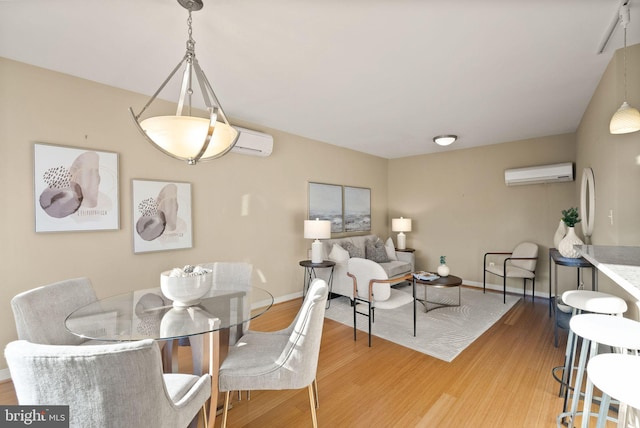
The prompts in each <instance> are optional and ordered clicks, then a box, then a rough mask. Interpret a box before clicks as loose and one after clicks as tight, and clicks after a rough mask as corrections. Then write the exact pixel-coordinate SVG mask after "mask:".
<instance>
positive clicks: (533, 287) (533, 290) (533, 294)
mask: <svg viewBox="0 0 640 428" xmlns="http://www.w3.org/2000/svg"><path fill="white" fill-rule="evenodd" d="M535 300H536V278H535V276H534V277H533V279H531V301H532V302H534V301H535Z"/></svg>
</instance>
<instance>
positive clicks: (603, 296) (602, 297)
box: [552, 290, 627, 413]
mask: <svg viewBox="0 0 640 428" xmlns="http://www.w3.org/2000/svg"><path fill="white" fill-rule="evenodd" d="M562 301H563V302H564V304H566V305H568V306H570V307H571V308H572V315H571V317H572V318H573V317H574V316H575V315H579V314H581V313H583V312H591V313H598V314H607V315H617V316H620V317H621V316H622V314H623V313H625V312H626V311H627V302H625V301H624V300H623V299H622V298H620V297H618V296H614V295H612V294H608V293H602V292H600V291H589V290H569V291H565V292H564V293H562ZM577 343H578V336H576V335H575V334H574V332H573V330H572V329H571V328H570V329H569V335H568V337H567V347H566V350H565V355H564V365H563V366H558V367H554V368H553V369H552V375H553V377H554V378H555V379H556V380H557V381H558V382H560V393H559V395H560V396H561V397H564V400H563V404H562V413H566V412H567V409H568V404H569V389H568V386H569V385H571V383H572V382H571V381H572V378H573V367H575V358H576V349H577ZM558 370H562V377H561V378H560V377H559V376H558V375H557V374H556V372H557V371H558Z"/></svg>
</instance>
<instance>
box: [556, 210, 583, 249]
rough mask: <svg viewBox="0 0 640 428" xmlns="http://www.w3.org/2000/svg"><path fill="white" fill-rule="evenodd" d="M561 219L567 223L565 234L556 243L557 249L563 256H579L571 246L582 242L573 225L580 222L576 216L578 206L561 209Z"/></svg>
mask: <svg viewBox="0 0 640 428" xmlns="http://www.w3.org/2000/svg"><path fill="white" fill-rule="evenodd" d="M562 221H563V222H564V224H566V225H567V234H566V235H565V237H564V238H562V240H561V241H560V243H559V244H558V251H559V252H560V254H562V256H563V257H567V258H570V259H577V258H579V257H580V253H578V252H577V251H576V250H575V249H574V248H573V246H574V245H582V244H584V242H582V240H581V239H580V238H579V237H578V235H576V231H575V228H574V226H575V225H576V224H578V223H580V217H579V216H578V208H573V207H572V208H569V209H568V210H562Z"/></svg>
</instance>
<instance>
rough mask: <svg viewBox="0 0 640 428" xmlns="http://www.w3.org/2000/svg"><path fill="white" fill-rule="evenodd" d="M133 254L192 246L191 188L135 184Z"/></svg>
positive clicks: (144, 182) (158, 183) (172, 184)
mask: <svg viewBox="0 0 640 428" xmlns="http://www.w3.org/2000/svg"><path fill="white" fill-rule="evenodd" d="M131 194H132V198H133V204H132V207H133V252H134V253H144V252H148V251H163V250H175V249H180V248H191V247H192V246H193V242H192V240H193V238H192V226H191V184H190V183H180V182H175V181H174V182H171V181H155V180H132V192H131Z"/></svg>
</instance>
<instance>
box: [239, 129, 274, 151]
mask: <svg viewBox="0 0 640 428" xmlns="http://www.w3.org/2000/svg"><path fill="white" fill-rule="evenodd" d="M234 128H236V129H237V130H238V131H240V136H239V137H238V141H237V142H236V145H235V146H233V148H232V149H231V151H232V152H234V153H241V154H243V155H254V156H269V155H270V154H271V152H272V151H273V137H272V136H271V135H269V134H264V133H262V132H258V131H254V130H252V129H245V128H241V127H239V126H234Z"/></svg>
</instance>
